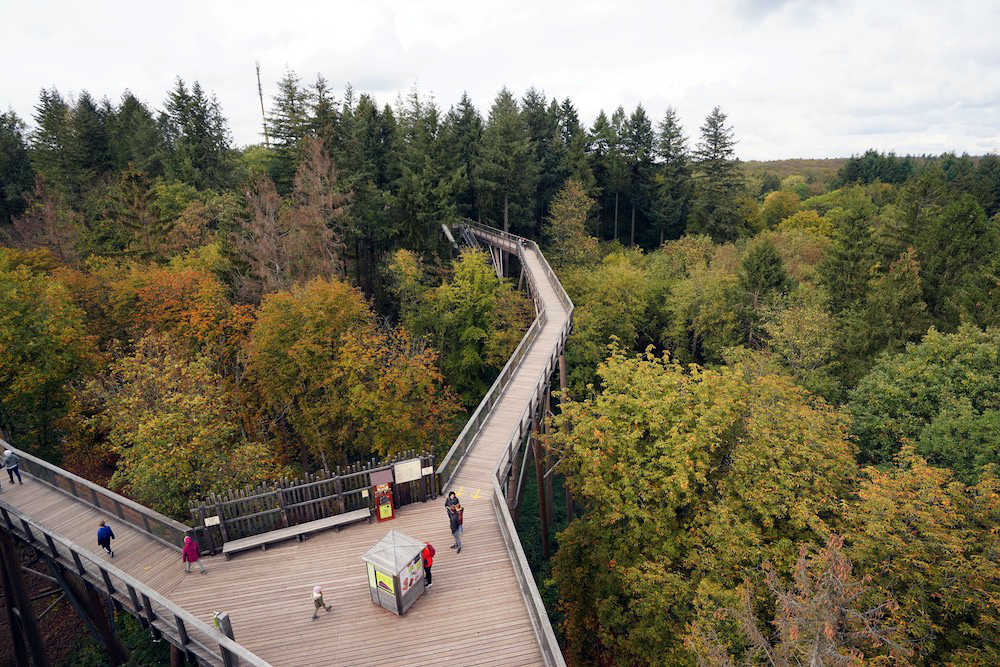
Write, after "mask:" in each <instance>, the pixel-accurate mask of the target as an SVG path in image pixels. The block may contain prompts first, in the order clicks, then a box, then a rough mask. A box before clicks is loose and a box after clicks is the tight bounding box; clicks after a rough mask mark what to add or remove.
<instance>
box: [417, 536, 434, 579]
mask: <svg viewBox="0 0 1000 667" xmlns="http://www.w3.org/2000/svg"><path fill="white" fill-rule="evenodd" d="M435 553H437V552H436V551H435V550H434V547H432V546H431V543H430V542H424V550H423V551H421V552H420V555H421V556H422V557H423V559H424V579H426V580H427V586H425V588H430V587H431V567H433V565H434V554H435Z"/></svg>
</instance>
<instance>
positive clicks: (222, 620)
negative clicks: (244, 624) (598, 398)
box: [215, 611, 240, 667]
mask: <svg viewBox="0 0 1000 667" xmlns="http://www.w3.org/2000/svg"><path fill="white" fill-rule="evenodd" d="M215 626H216V627H217V628H219V632H220V633H222V634H223V635H224V636H226V637H228V638H229V639H233V640H235V639H236V638H235V637H234V636H233V623H232V621H231V620H229V614H227V613H226V612H224V611H222V612H219V613H217V614H216V615H215ZM219 653H220V654H221V656H222V663H223V664H224V665H225V667H237V665H239V664H240V661H239V659H238V658H237V657H236V656H235V655H233V654H232V653H230V652H229V650H228V649H227V648H226V647H225V646H223V645H222V644H221V643H220V644H219Z"/></svg>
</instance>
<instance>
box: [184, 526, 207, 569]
mask: <svg viewBox="0 0 1000 667" xmlns="http://www.w3.org/2000/svg"><path fill="white" fill-rule="evenodd" d="M200 556H201V554H200V553H199V552H198V543H197V542H195V541H194V540H193V539H191V536H190V535H188V536H186V537H185V538H184V548H183V549H182V550H181V560H182V561H184V571H185V572H190V571H191V563H194V564H195V565H197V566H198V569H199V570H201V573H202V574H205V566H204V565H202V564H201V561H200V560H198V558H199V557H200Z"/></svg>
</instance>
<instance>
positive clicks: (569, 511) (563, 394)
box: [559, 353, 576, 523]
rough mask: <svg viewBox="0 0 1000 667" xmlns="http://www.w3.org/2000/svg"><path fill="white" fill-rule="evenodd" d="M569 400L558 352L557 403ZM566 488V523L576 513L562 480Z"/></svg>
mask: <svg viewBox="0 0 1000 667" xmlns="http://www.w3.org/2000/svg"><path fill="white" fill-rule="evenodd" d="M568 400H569V370H568V369H567V366H566V355H565V354H564V353H560V354H559V403H562V402H563V401H568ZM563 486H564V487H565V488H566V523H569V522H570V521H572V520H573V517H574V516H575V515H576V506H575V505H574V504H573V496H572V495H571V494H570V492H569V486H568V485H567V484H566V482H565V479H564V480H563Z"/></svg>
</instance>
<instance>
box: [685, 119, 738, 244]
mask: <svg viewBox="0 0 1000 667" xmlns="http://www.w3.org/2000/svg"><path fill="white" fill-rule="evenodd" d="M735 146H736V138H735V135H734V133H733V128H732V127H731V126H728V125H726V114H724V113H722V110H721V109H719V107H715V108H714V109H713V110H712V113H710V114H709V115H708V117H707V118H706V119H705V124H704V125H702V126H701V141H699V142H698V145H697V147H696V148H695V152H694V157H695V160H696V161H697V172H696V185H697V187H696V195H695V200H694V204H693V210H692V216H691V224H690V225H689V227H690V231H692V232H697V233H702V234H708V235H709V236H711V237H712V238H713V239H714V240H715V241H732V240H734V239H736V238H739V237H740V236H742V235H743V234H744V233H746V231H747V230H746V229H745V225H744V223H743V217H742V215H741V213H740V201H739V197H740V195H741V194H742V192H743V190H744V184H743V178H742V175H741V173H740V168H739V161H738V160H737V159H736V155H735V150H734V147H735Z"/></svg>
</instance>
